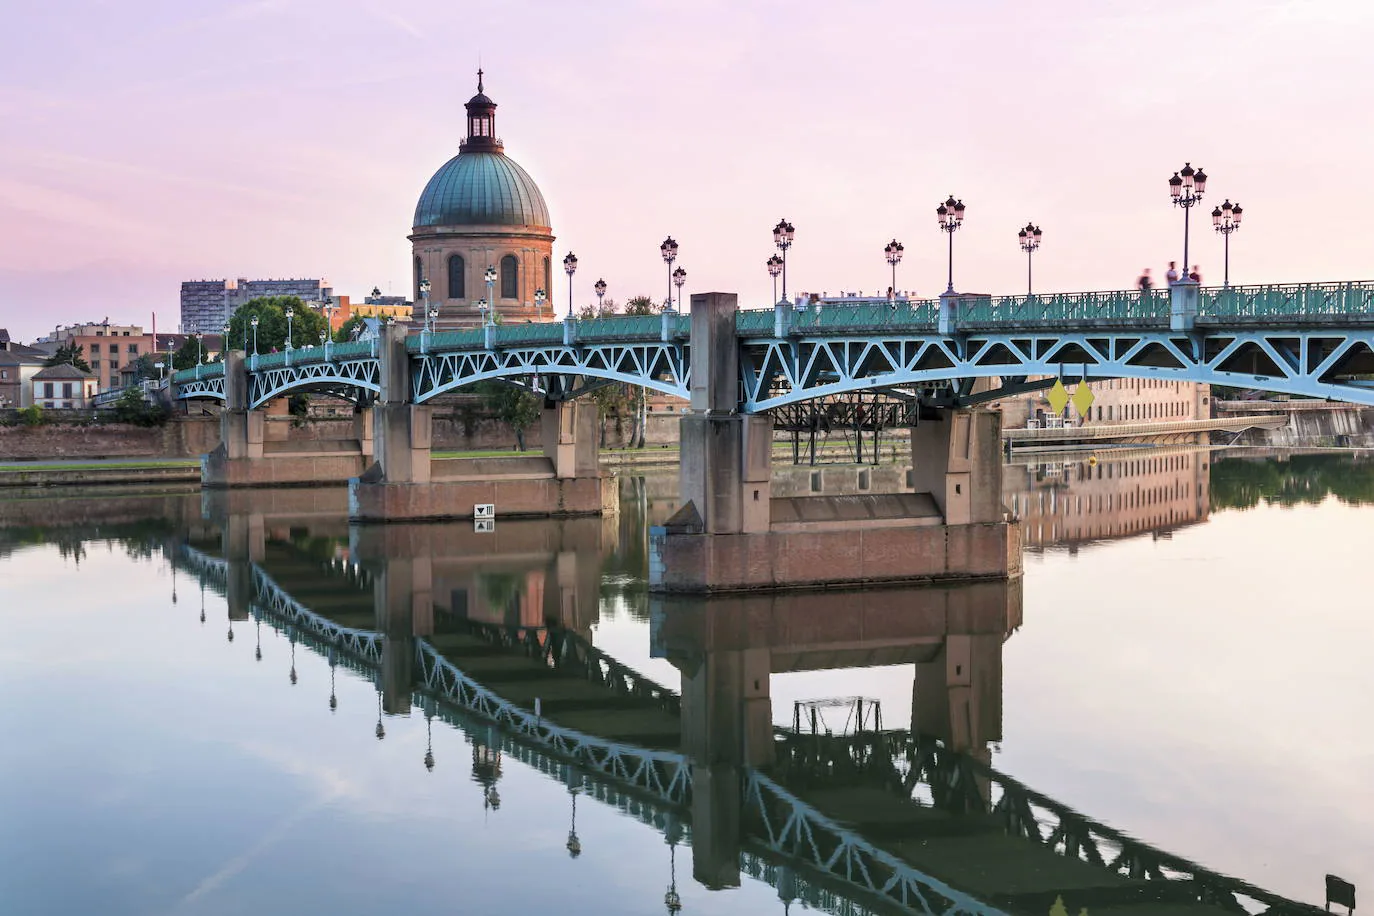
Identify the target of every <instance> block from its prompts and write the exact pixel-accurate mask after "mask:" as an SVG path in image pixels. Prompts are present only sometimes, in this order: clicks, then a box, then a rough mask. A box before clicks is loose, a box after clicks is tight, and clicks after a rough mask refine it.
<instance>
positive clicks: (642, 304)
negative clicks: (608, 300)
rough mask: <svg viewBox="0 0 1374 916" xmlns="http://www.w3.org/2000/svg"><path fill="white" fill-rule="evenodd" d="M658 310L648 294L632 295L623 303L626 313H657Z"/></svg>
mask: <svg viewBox="0 0 1374 916" xmlns="http://www.w3.org/2000/svg"><path fill="white" fill-rule="evenodd" d="M660 311H661V309H659V308H657V307H656V306H655V305H654V300H652V299H650V298H649V297H648V296H634V297H632V298H631V299H630V301H629V302H626V303H625V314H626V315H657V314H658V313H659V312H660Z"/></svg>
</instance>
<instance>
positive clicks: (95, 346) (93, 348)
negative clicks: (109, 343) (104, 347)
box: [91, 343, 100, 356]
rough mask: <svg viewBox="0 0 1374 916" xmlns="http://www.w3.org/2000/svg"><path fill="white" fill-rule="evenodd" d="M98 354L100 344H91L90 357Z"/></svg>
mask: <svg viewBox="0 0 1374 916" xmlns="http://www.w3.org/2000/svg"><path fill="white" fill-rule="evenodd" d="M99 353H100V344H98V343H93V344H91V355H92V356H96V355H97V354H99Z"/></svg>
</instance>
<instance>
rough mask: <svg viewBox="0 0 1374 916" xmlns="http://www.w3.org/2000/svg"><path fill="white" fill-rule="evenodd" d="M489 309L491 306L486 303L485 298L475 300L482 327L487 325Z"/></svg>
mask: <svg viewBox="0 0 1374 916" xmlns="http://www.w3.org/2000/svg"><path fill="white" fill-rule="evenodd" d="M490 309H491V306H489V305H488V304H487V300H486V299H485V298H482V299H478V300H477V311H478V312H480V313H481V315H482V327H486V326H487V312H488V311H490Z"/></svg>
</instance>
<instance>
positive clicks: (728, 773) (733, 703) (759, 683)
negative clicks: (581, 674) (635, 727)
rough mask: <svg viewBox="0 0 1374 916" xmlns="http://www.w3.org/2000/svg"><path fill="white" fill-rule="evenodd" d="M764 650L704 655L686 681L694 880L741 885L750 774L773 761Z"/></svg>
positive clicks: (685, 720) (684, 706)
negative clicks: (744, 788) (744, 798)
mask: <svg viewBox="0 0 1374 916" xmlns="http://www.w3.org/2000/svg"><path fill="white" fill-rule="evenodd" d="M768 673H769V655H768V650H767V649H743V650H730V651H718V652H712V651H706V652H705V653H704V660H703V661H702V662H701V663H700V664H698V665H697V666H696V669H695V671H693V672H692V673H690V674H689V673H687V672H684V673H683V675H682V749H683V751H684V752H685V753H686V754H687V755H688V756H689V757H690V758H691V759H692V827H693V831H692V874H693V877H695V878H696V879H697V880H698V881H700V882H701V883H702V884H704V885H706V886H707V887H711V888H719V887H737V886H738V885H739V851H740V850H739V843H740V807H741V802H740V789H741V785H742V781H743V772H744V768H745V767H750V766H766V765H768V764H771V763H772V762H773V727H772V701H771V698H770V696H769V684H768Z"/></svg>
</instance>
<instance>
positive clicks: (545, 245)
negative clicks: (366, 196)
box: [409, 70, 555, 329]
mask: <svg viewBox="0 0 1374 916" xmlns="http://www.w3.org/2000/svg"><path fill="white" fill-rule="evenodd" d="M466 107H467V130H468V135H467V138H466V139H465V140H463V141H462V143H460V144H459V145H458V155H456V156H454V157H453V158H452V159H450V160H449V161H448V162H446V163H444V165H443V167H442V168H440V169H439V171H437V172H435V173H434V177H433V178H431V179H430V180H429V183H428V184H427V185H425V190H424V192H423V193H421V195H420V202H419V203H418V204H417V205H416V206H415V224H414V227H413V228H412V230H411V234H410V236H409V238H410V241H411V243H412V252H413V253H414V258H415V260H414V274H415V276H414V280H413V284H414V293H415V321H416V324H417V326H418V325H419V324H421V323H423V322H424V320H425V315H424V298H423V295H422V293H421V288H420V284H421V281H423V280H425V279H428V280H429V301H430V304H431V305H433V306H436V307H437V308H438V310H439V317H438V320H437V324H438V327H440V328H443V329H452V328H465V327H476V326H477V325H479V324H480V323H481V321H482V312H481V309H479V307H478V306H479V304H480V302H481V301H482V300H489V301H490V302H491V303H492V304H493V306H494V308H495V314H497V315H499V316H500V317H501V319H502V320H503V321H507V322H509V321H525V320H540V319H543V320H549V319H551V318H553V317H555V316H554V314H553V309H552V308H551V307H550V304H549V303H547V302H546V303H544V305H543V307H542V309H540V308H538V307H537V306H536V302H535V293H536V291H538V290H544V291H545V292H546V293H547V292H548V290H549V289H550V288H551V280H552V277H553V275H552V266H551V264H550V259H551V258H552V257H553V239H554V236H553V230H552V228H551V226H550V225H549V222H550V221H549V208H548V205H547V204H546V203H544V195H543V194H541V193H540V192H539V186H538V185H536V184H535V183H534V179H533V178H531V177H530V176H529V173H528V172H526V171H525V170H524V169H522V168H521V167H520V166H519V164H517V163H516V162H515V160H513V159H511V158H510V157H509V156H507V155H506V153H505V147H504V145H503V144H502V143H501V139H500V138H499V137H498V136H497V135H496V103H495V102H493V101H492V100H491V99H490V98H488V97H487V95H486V94H485V91H484V87H483V85H482V71H481V70H478V71H477V94H476V95H474V96H473V97H472V98H471V99H469V100H468V103H467V106H466ZM488 267H490V268H492V269H493V270H494V272H495V278H494V283H493V284H492V286H491V289H490V292H488V288H487V281H486V279H485V278H486V274H487V268H488Z"/></svg>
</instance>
